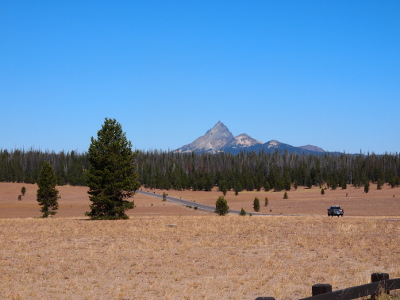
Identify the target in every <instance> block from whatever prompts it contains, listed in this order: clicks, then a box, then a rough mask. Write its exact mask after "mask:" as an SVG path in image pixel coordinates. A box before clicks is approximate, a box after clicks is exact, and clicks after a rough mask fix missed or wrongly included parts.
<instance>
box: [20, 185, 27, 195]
mask: <svg viewBox="0 0 400 300" xmlns="http://www.w3.org/2000/svg"><path fill="white" fill-rule="evenodd" d="M25 193H26V188H25V187H24V186H23V187H22V188H21V195H22V196H25Z"/></svg>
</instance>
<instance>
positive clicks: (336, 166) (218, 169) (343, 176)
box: [137, 151, 400, 194]
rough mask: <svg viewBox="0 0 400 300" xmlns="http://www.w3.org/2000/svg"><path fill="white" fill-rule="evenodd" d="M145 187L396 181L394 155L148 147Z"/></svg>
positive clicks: (399, 167) (142, 157)
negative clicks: (176, 150)
mask: <svg viewBox="0 0 400 300" xmlns="http://www.w3.org/2000/svg"><path fill="white" fill-rule="evenodd" d="M137 163H138V171H139V173H140V176H141V182H142V184H143V185H144V186H145V187H147V188H159V189H167V190H168V189H175V190H186V189H193V190H195V191H196V190H204V191H209V190H211V189H212V188H213V187H214V186H218V188H219V190H220V191H221V192H222V193H223V194H226V191H227V190H233V191H235V193H236V194H237V193H238V192H240V191H243V190H248V191H252V190H261V189H264V190H267V191H268V190H270V189H273V190H274V191H282V190H287V191H289V190H290V189H291V187H294V188H297V187H298V186H305V187H309V188H311V187H312V186H321V185H323V184H326V185H327V186H328V188H331V189H336V188H337V187H340V188H342V189H346V188H347V184H351V185H353V186H356V187H361V186H364V185H365V184H366V183H367V182H377V183H380V186H381V185H382V184H383V183H388V184H390V185H391V186H392V187H395V186H398V185H399V184H400V156H399V155H398V154H384V155H376V154H367V155H364V154H359V155H350V154H342V155H332V154H324V155H306V154H302V155H299V154H296V153H292V154H289V153H288V152H284V153H280V152H277V151H276V152H275V153H263V152H261V153H254V152H251V153H246V152H242V153H239V154H229V153H219V154H209V153H203V154H194V153H184V154H182V153H171V152H159V151H148V152H140V153H139V155H138V159H137Z"/></svg>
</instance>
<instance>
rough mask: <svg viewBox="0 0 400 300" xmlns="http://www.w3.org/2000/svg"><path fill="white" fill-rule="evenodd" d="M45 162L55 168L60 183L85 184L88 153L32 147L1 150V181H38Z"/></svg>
mask: <svg viewBox="0 0 400 300" xmlns="http://www.w3.org/2000/svg"><path fill="white" fill-rule="evenodd" d="M44 162H49V163H50V164H51V165H52V167H53V168H54V172H55V175H56V178H57V184H58V185H66V184H70V185H85V184H86V178H85V170H87V169H88V167H89V160H88V155H87V153H83V154H82V153H77V152H75V151H71V152H64V151H62V152H59V153H55V152H49V151H44V152H43V151H40V150H34V149H30V150H28V151H22V150H11V151H7V150H0V181H7V182H26V183H37V182H38V179H39V175H40V171H41V169H42V167H43V164H44Z"/></svg>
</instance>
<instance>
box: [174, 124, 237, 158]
mask: <svg viewBox="0 0 400 300" xmlns="http://www.w3.org/2000/svg"><path fill="white" fill-rule="evenodd" d="M232 139H234V137H233V134H232V133H231V132H230V131H229V129H228V127H226V126H225V125H224V124H223V123H222V122H221V121H218V123H217V124H215V125H214V127H213V128H211V129H210V130H208V131H207V132H206V134H205V135H203V136H201V137H199V138H197V139H196V140H195V141H193V142H192V143H190V144H188V145H185V146H183V147H181V148H179V149H177V150H176V151H177V152H191V151H197V152H212V153H217V152H219V151H221V150H222V148H223V147H224V146H225V145H226V144H227V143H229V142H230V141H231V140H232Z"/></svg>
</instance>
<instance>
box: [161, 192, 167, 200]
mask: <svg viewBox="0 0 400 300" xmlns="http://www.w3.org/2000/svg"><path fill="white" fill-rule="evenodd" d="M167 196H168V194H166V193H163V194H162V201H167Z"/></svg>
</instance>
